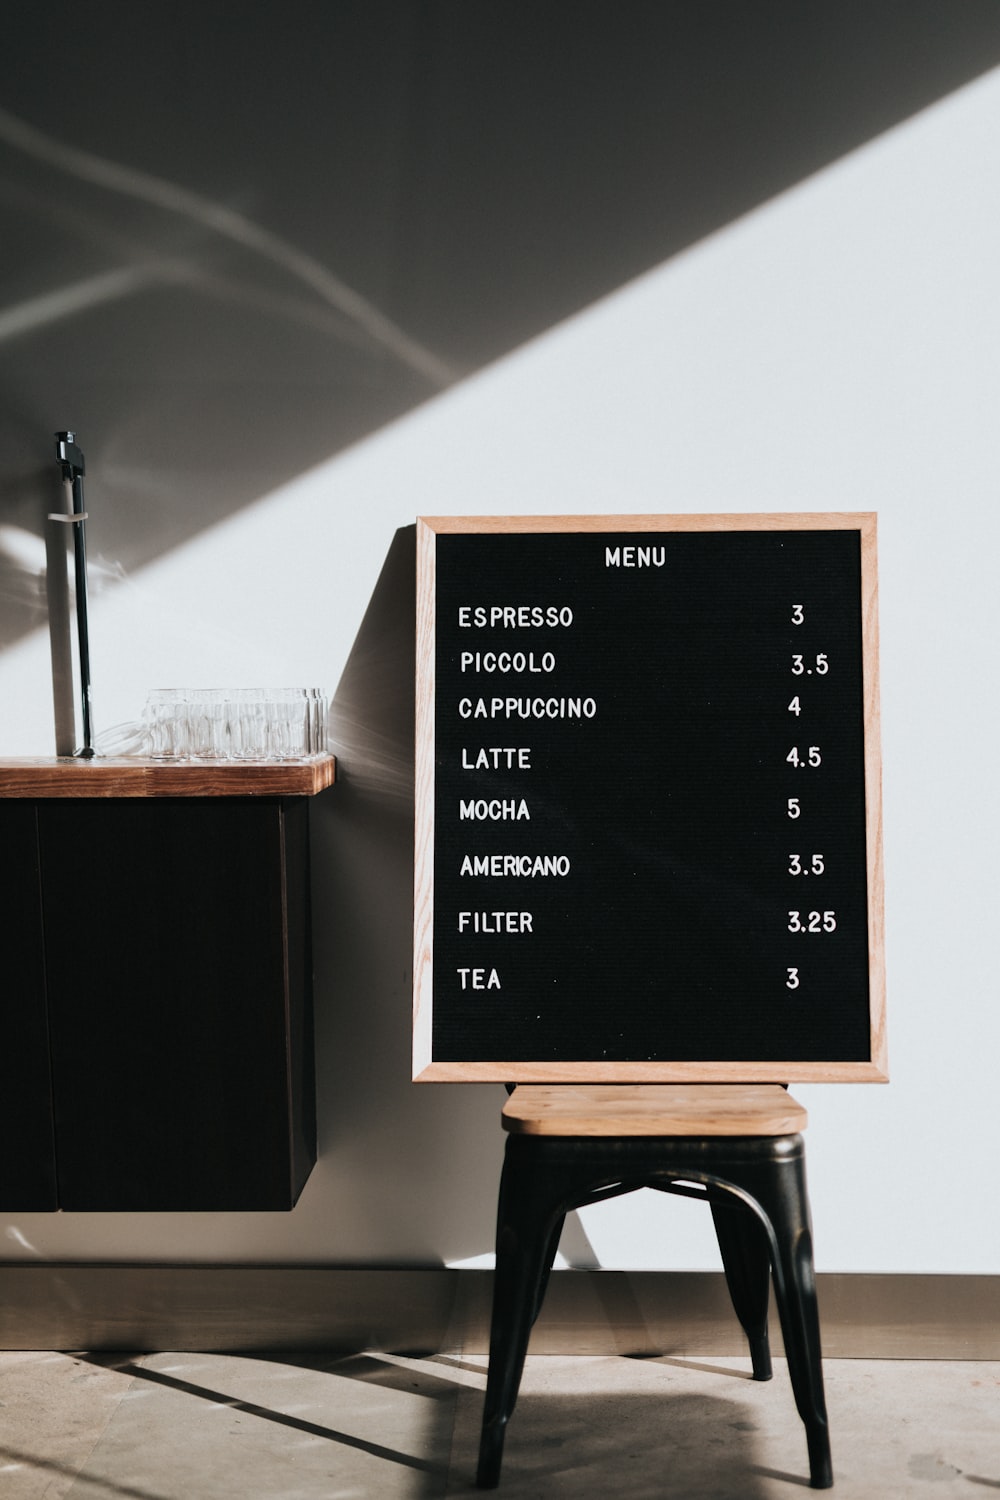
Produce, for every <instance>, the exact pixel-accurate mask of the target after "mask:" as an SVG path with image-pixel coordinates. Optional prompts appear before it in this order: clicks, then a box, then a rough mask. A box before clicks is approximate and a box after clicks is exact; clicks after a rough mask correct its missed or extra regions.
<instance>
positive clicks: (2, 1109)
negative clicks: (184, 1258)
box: [0, 798, 56, 1213]
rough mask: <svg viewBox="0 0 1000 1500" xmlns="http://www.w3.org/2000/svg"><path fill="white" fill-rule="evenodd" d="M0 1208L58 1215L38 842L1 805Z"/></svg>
mask: <svg viewBox="0 0 1000 1500" xmlns="http://www.w3.org/2000/svg"><path fill="white" fill-rule="evenodd" d="M0 933H2V942H0V1208H2V1209H4V1210H7V1211H10V1212H13V1213H31V1212H35V1211H44V1210H46V1209H53V1208H55V1207H56V1173H55V1155H54V1151H53V1137H52V1090H51V1085H50V1079H49V1038H48V1026H47V1024H46V1017H45V967H44V963H43V957H42V908H41V899H40V893H39V885H38V836H37V832H36V827H35V807H34V804H33V803H31V802H21V801H19V800H8V799H6V798H5V799H3V800H0Z"/></svg>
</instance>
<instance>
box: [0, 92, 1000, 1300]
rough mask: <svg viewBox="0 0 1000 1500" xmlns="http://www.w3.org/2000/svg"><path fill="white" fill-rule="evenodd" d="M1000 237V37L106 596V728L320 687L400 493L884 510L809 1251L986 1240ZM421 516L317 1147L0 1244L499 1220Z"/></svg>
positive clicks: (99, 640)
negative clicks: (877, 1055)
mask: <svg viewBox="0 0 1000 1500" xmlns="http://www.w3.org/2000/svg"><path fill="white" fill-rule="evenodd" d="M998 268H1000V75H998V74H996V73H994V74H989V75H987V76H985V77H984V78H983V79H982V80H980V81H979V82H977V83H976V84H974V85H972V86H970V87H968V88H967V89H965V90H964V91H962V92H961V93H959V94H956V95H954V96H952V97H951V98H949V99H947V100H945V101H944V102H943V103H941V104H939V105H937V106H935V107H934V108H932V109H930V110H928V111H926V112H925V113H924V114H923V115H921V116H918V117H917V118H916V119H914V120H912V121H910V122H909V123H907V124H905V125H903V126H901V127H899V128H897V129H896V130H894V131H893V132H891V133H890V134H889V135H888V136H886V137H884V138H882V139H880V140H878V141H876V142H874V143H873V144H871V145H870V146H868V147H866V148H865V149H863V150H861V151H859V152H858V153H856V154H855V155H854V156H852V157H849V158H847V159H846V160H844V161H842V162H840V163H839V164H838V165H836V166H835V167H833V168H831V169H829V170H827V171H825V172H824V173H822V174H821V175H820V176H818V177H816V178H814V179H812V180H811V181H808V182H806V183H805V184H803V185H802V186H800V187H798V188H796V189H795V190H793V191H791V192H789V193H787V194H786V195H785V196H783V197H782V198H780V199H779V200H777V201H775V202H773V203H772V204H770V205H768V206H766V207H764V208H763V209H760V210H759V211H757V212H756V213H754V214H753V215H751V216H750V217H749V218H747V219H745V220H743V221H741V222H739V223H737V224H735V225H733V226H732V227H731V228H729V229H727V230H726V231H724V232H722V233H720V234H718V235H717V236H715V237H714V238H712V239H711V240H709V241H706V242H704V243H702V244H700V245H698V246H697V247H696V248H694V249H693V250H691V251H689V252H688V253H686V254H685V255H683V256H681V257H679V258H677V259H675V260H673V261H671V262H669V263H668V264H666V265H665V266H664V267H662V268H661V269H659V270H657V271H654V272H652V273H651V274H649V275H647V276H645V277H644V278H642V279H641V280H640V281H638V282H637V283H635V284H633V285H632V286H630V287H627V288H625V289H624V290H622V291H621V292H619V293H618V294H616V295H614V296H612V297H610V298H609V299H608V300H607V301H605V302H604V303H602V304H600V305H598V306H596V307H594V308H593V309H591V310H590V311H589V312H587V313H586V314H585V315H582V316H580V317H578V318H576V319H574V320H573V321H572V322H571V323H569V324H567V325H565V326H563V327H561V328H558V329H556V330H555V331H554V332H552V333H550V334H548V335H546V336H545V337H544V338H541V339H539V340H537V341H536V342H535V343H534V344H531V345H528V346H526V347H524V348H522V349H521V350H520V351H518V352H517V353H516V354H515V355H513V356H511V357H510V358H508V359H506V360H504V361H503V362H501V363H500V364H498V365H496V366H494V367H493V368H491V369H488V370H487V371H486V372H485V373H483V374H481V375H479V376H477V377H475V378H473V379H470V380H469V381H467V382H466V383H464V384H462V385H460V386H459V387H457V388H456V389H454V390H453V391H452V392H450V393H449V394H447V395H446V396H444V397H442V398H441V399H439V400H437V401H435V402H432V403H431V404H429V405H427V406H425V407H423V408H421V409H419V410H417V411H416V412H415V413H413V414H412V415H411V416H409V417H408V418H406V419H405V420H403V421H400V422H399V423H398V424H397V425H395V426H394V427H392V428H389V429H388V430H385V431H383V432H381V433H379V434H378V435H376V436H375V437H373V438H372V439H370V440H369V441H367V442H365V443H363V444H361V445H359V446H358V447H357V448H355V449H353V450H352V451H349V452H347V453H346V454H344V455H342V456H340V457H339V458H337V459H336V460H335V461H332V462H330V463H329V464H327V465H325V466H322V467H320V468H319V469H316V470H314V471H313V472H311V473H307V474H304V475H302V476H301V478H299V479H298V480H297V481H295V482H294V483H292V484H290V485H288V486H287V487H285V488H284V489H283V490H282V491H280V492H278V493H275V494H272V495H269V496H265V497H264V498H263V499H261V500H260V502H259V503H257V504H256V505H254V506H252V507H250V508H249V509H248V510H246V511H245V512H244V513H243V514H241V515H238V516H236V517H234V518H233V519H232V520H230V521H228V522H226V523H224V524H222V525H220V526H219V527H218V528H217V529H215V530H214V531H211V532H208V533H205V534H202V535H201V536H199V537H198V538H197V539H196V540H194V541H193V542H191V543H190V544H188V545H186V546H184V547H182V548H180V549H178V550H176V551H175V552H173V553H172V554H170V555H169V556H167V557H165V558H164V559H163V560H161V561H160V562H158V563H157V564H156V565H154V566H152V567H150V568H148V569H146V570H145V571H144V572H142V573H140V574H138V575H136V576H134V577H131V578H128V579H126V580H124V581H123V582H120V583H119V584H118V585H117V586H115V587H109V588H107V589H105V590H102V591H99V592H98V593H97V594H96V596H95V598H94V599H93V601H92V612H93V624H92V634H93V643H92V656H93V662H94V674H95V692H96V698H97V714H98V720H99V727H100V726H101V725H108V724H110V723H112V722H114V721H116V720H121V719H126V718H129V717H134V716H135V715H137V713H138V711H139V709H140V708H141V704H142V700H143V697H144V695H145V690H146V688H147V687H149V686H157V685H163V684H167V683H180V684H187V685H192V686H194V685H198V684H202V685H213V684H215V685H217V684H219V683H223V682H225V683H257V682H272V683H278V682H288V683H320V684H322V685H323V686H324V687H326V688H327V690H329V691H331V692H332V691H333V690H334V689H335V688H336V686H337V683H338V681H339V680H340V677H341V673H342V671H343V670H344V667H345V663H347V661H348V657H349V654H350V653H351V649H352V643H353V642H354V640H355V636H356V633H357V632H358V630H359V627H360V626H361V623H362V620H363V618H364V616H365V612H366V609H367V607H368V605H369V600H370V599H371V596H372V594H373V591H374V590H375V586H376V581H377V579H378V577H379V573H380V570H381V569H382V565H383V562H384V560H385V558H386V556H387V554H388V553H389V551H390V548H391V546H392V544H393V540H394V534H395V532H396V530H397V528H400V527H406V526H408V525H409V524H410V523H411V522H412V521H413V519H414V517H415V516H417V515H418V514H439V513H455V514H463V513H478V514H491V513H499V514H502V513H528V512H542V513H553V514H555V513H561V512H567V511H589V512H598V513H600V512H607V513H614V512H621V511H650V512H656V511H681V512H684V511H699V510H732V511H754V510H812V509H816V510H819V509H828V508H829V509H843V510H877V511H878V512H879V515H880V575H881V601H882V602H881V625H882V682H883V736H884V738H883V749H884V781H885V859H886V896H887V956H888V976H889V1022H890V1030H889V1041H890V1066H891V1071H892V1080H893V1081H892V1083H891V1084H890V1085H889V1086H888V1087H881V1086H873V1085H869V1086H843V1085H829V1086H818V1085H812V1086H809V1087H801V1088H797V1089H796V1090H795V1092H796V1094H797V1096H798V1097H799V1098H800V1099H801V1100H802V1101H803V1102H804V1103H805V1104H806V1105H807V1107H808V1108H809V1111H810V1115H811V1128H810V1131H809V1136H808V1147H809V1153H810V1182H811V1194H812V1202H813V1215H814V1220H815V1228H816V1239H817V1258H818V1264H819V1266H820V1268H821V1269H825V1270H839V1271H942V1272H949V1271H950V1272H995V1271H1000V1210H998V1208H997V1206H996V1202H995V1195H994V1194H992V1193H991V1191H990V1189H989V1184H990V1182H991V1181H992V1176H993V1174H992V1172H991V1171H989V1166H990V1165H991V1163H992V1155H993V1137H994V1133H995V1114H996V1111H995V1107H994V1097H995V1091H996V1090H995V1073H996V1068H997V1062H998V1058H1000V1007H998V1003H997V1002H998V999H1000V995H998V989H1000V986H998V982H997V977H996V975H997V965H996V932H997V920H996V907H997V896H998V881H997V874H996V871H997V855H996V846H997V842H998V840H997V804H998V791H997V780H996V772H995V768H994V763H995V759H996V754H997V746H998V744H1000V715H998V712H997V707H996V695H995V681H996V642H997V638H998V631H997V626H998V623H1000V621H998V616H1000V590H998V588H997V583H996V576H997V559H998V554H1000V524H998V520H997V517H998V511H1000V444H998V442H997V437H996V432H997V412H998V411H1000V272H998ZM88 500H89V502H90V505H91V509H92V511H93V512H94V513H95V516H96V514H99V507H100V475H99V474H98V473H95V474H92V475H88ZM97 529H98V528H97V526H96V523H95V524H92V530H91V534H92V537H93V536H96V533H97ZM405 546H406V542H405V537H404V538H402V539H401V540H400V543H399V544H398V545H397V549H396V553H395V554H394V556H395V559H396V562H395V564H394V565H393V567H391V568H390V570H389V574H388V576H387V578H386V580H385V581H384V584H383V587H382V589H381V591H380V594H379V599H380V603H379V605H378V608H377V609H376V610H375V611H373V614H372V615H370V616H369V621H368V629H367V631H366V634H365V636H364V637H363V639H362V640H361V642H360V643H359V649H358V651H356V652H355V653H354V657H353V658H352V664H351V672H350V676H349V680H348V682H347V683H346V684H345V686H344V690H343V692H342V695H341V703H340V708H339V712H338V716H337V719H336V721H335V723H334V737H335V740H336V741H337V746H338V748H339V750H340V754H341V770H342V783H341V785H340V786H338V787H337V788H336V789H335V790H334V791H333V792H331V793H328V794H325V795H324V798H323V799H321V805H319V806H318V807H317V809H316V811H317V818H316V825H317V851H316V859H317V869H316V900H317V926H318V947H317V976H318V986H319V994H318V1025H319V1047H320V1060H321V1073H320V1094H321V1138H322V1139H321V1146H322V1156H321V1160H320V1163H319V1165H318V1167H317V1169H316V1171H315V1172H314V1173H313V1176H312V1178H311V1180H310V1183H309V1184H308V1186H307V1188H306V1191H305V1194H304V1196H303V1198H302V1200H301V1202H300V1204H299V1206H298V1207H297V1208H296V1209H295V1211H294V1212H293V1213H291V1214H289V1215H278V1214H273V1215H269V1214H245V1215H203V1214H198V1215H183V1216H181V1215H175V1216H171V1215H149V1216H146V1217H128V1216H117V1215H107V1216H100V1215H86V1214H79V1215H57V1216H46V1215H19V1216H16V1217H13V1218H7V1219H6V1220H0V1257H2V1258H5V1259H9V1260H17V1259H22V1258H23V1259H31V1258H34V1257H35V1256H41V1257H43V1258H51V1259H56V1260H60V1259H61V1260H77V1261H79V1260H88V1259H95V1260H104V1259H124V1260H132V1259H144V1258H145V1259H151V1260H170V1259H181V1260H228V1261H238V1260H251V1261H252V1260H259V1261H269V1262H276V1261H277V1262H282V1261H289V1262H291V1261H312V1262H338V1261H339V1262H342V1263H345V1262H351V1263H358V1262H363V1263H394V1264H404V1263H408V1264H414V1263H416V1264H433V1263H435V1262H438V1263H440V1262H442V1261H449V1262H456V1261H457V1262H465V1261H469V1260H474V1259H475V1258H476V1257H478V1256H481V1255H483V1254H485V1253H487V1252H488V1250H489V1246H490V1240H491V1234H492V1213H493V1198H494V1192H495V1185H496V1174H497V1167H498V1161H499V1151H500V1132H499V1127H498V1123H497V1115H498V1112H499V1108H500V1103H501V1100H502V1091H501V1090H500V1089H499V1088H489V1087H471V1086H446V1085H438V1086H433V1085H422V1086H420V1087H419V1088H418V1087H415V1086H413V1085H411V1084H410V1083H409V1082H408V1004H409V975H408V967H407V966H408V946H407V945H408V938H409V931H408V926H407V919H408V900H409V895H408V890H409V884H408V883H409V876H410V871H409V863H408V862H409V857H410V854H409V817H410V806H409V801H408V777H409V765H408V745H407V742H406V733H407V725H408V705H407V704H406V702H405V701H404V700H405V699H406V696H407V694H408V692H409V688H410V686H411V676H410V663H409V659H408V655H407V652H408V649H409V641H408V637H407V633H406V620H405V613H406V611H405V607H401V608H398V609H397V608H395V607H394V604H393V600H394V598H395V599H397V600H400V601H403V605H404V606H405V598H406V595H405V589H404V588H403V586H402V585H401V584H400V583H399V582H398V576H399V575H397V573H396V572H395V567H396V566H397V565H398V564H399V558H400V556H402V558H403V559H404V562H405V557H406V552H405ZM107 561H109V562H111V563H113V561H114V560H113V559H108V560H107ZM0 702H2V703H3V704H4V705H5V708H4V712H3V714H2V718H0V753H2V754H8V755H9V754H32V753H48V752H49V751H50V750H51V748H52V731H51V709H50V693H49V678H48V642H47V639H46V638H45V637H44V636H41V635H36V636H32V637H29V638H27V639H26V640H25V641H24V642H23V643H21V644H20V645H18V646H17V647H15V648H12V649H10V650H8V651H7V652H6V653H5V654H4V655H3V657H2V658H0ZM707 1219H708V1216H707V1215H705V1214H704V1211H703V1210H699V1209H698V1207H697V1206H696V1205H691V1204H685V1203H677V1202H674V1201H673V1200H666V1199H664V1198H662V1197H660V1196H658V1195H650V1194H643V1195H640V1196H637V1197H635V1198H632V1199H624V1200H621V1201H619V1202H617V1203H615V1204H611V1205H606V1206H604V1207H602V1208H601V1209H599V1210H593V1211H591V1212H588V1213H587V1214H586V1215H585V1216H584V1222H583V1226H582V1228H581V1226H580V1225H578V1224H574V1225H572V1226H571V1232H570V1234H569V1236H568V1240H567V1247H568V1249H569V1252H570V1258H571V1259H574V1258H575V1259H576V1261H577V1262H578V1263H581V1264H585V1263H591V1264H592V1263H599V1264H601V1265H604V1266H609V1267H641V1268H653V1269H655V1268H660V1267H664V1268H684V1267H690V1268H701V1267H715V1266H716V1265H717V1257H716V1252H715V1250H714V1245H713V1243H712V1239H711V1232H710V1228H709V1225H708V1222H707ZM588 1242H589V1244H588Z"/></svg>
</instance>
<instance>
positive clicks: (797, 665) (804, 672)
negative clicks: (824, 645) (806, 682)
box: [792, 651, 830, 677]
mask: <svg viewBox="0 0 1000 1500" xmlns="http://www.w3.org/2000/svg"><path fill="white" fill-rule="evenodd" d="M829 670H830V663H829V661H828V660H827V655H826V652H825V651H820V652H819V653H818V655H817V656H815V657H814V658H813V665H812V666H811V667H807V666H806V659H805V657H804V656H793V657H792V676H793V677H802V676H806V677H811V676H812V674H813V673H814V672H815V673H816V676H817V677H825V676H826V674H827V672H829Z"/></svg>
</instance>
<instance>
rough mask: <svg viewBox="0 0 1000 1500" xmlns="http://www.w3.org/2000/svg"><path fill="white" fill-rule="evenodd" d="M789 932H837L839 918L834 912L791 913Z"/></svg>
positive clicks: (789, 915) (789, 914) (789, 916)
mask: <svg viewBox="0 0 1000 1500" xmlns="http://www.w3.org/2000/svg"><path fill="white" fill-rule="evenodd" d="M788 930H789V932H836V930H837V917H836V913H835V912H832V911H809V912H804V913H803V912H800V911H790V912H789V913H788Z"/></svg>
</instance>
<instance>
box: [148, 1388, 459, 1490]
mask: <svg viewBox="0 0 1000 1500" xmlns="http://www.w3.org/2000/svg"><path fill="white" fill-rule="evenodd" d="M118 1368H119V1369H120V1370H121V1371H122V1372H123V1373H124V1374H126V1375H132V1376H134V1377H135V1378H137V1379H139V1380H150V1381H152V1382H153V1383H154V1385H162V1386H166V1387H167V1388H168V1389H169V1390H174V1391H180V1392H182V1393H183V1394H184V1395H186V1396H198V1397H200V1399H201V1400H203V1401H211V1402H212V1403H213V1404H214V1405H217V1406H226V1407H229V1408H230V1409H231V1410H232V1411H243V1412H247V1413H248V1414H249V1415H250V1416H252V1417H261V1418H263V1420H264V1421H266V1422H277V1423H278V1424H279V1426H281V1427H293V1428H294V1429H295V1431H296V1432H307V1433H308V1434H309V1435H310V1437H320V1438H326V1439H328V1440H329V1441H330V1442H333V1443H340V1444H341V1445H342V1446H343V1447H345V1448H356V1449H357V1450H358V1452H360V1453H368V1454H370V1455H371V1456H372V1457H373V1458H381V1459H385V1460H386V1462H387V1463H394V1464H401V1465H402V1466H403V1467H404V1468H407V1469H419V1470H420V1471H421V1472H422V1473H424V1474H433V1475H436V1476H437V1477H438V1478H444V1477H445V1475H446V1474H447V1472H448V1471H447V1468H446V1467H445V1466H444V1465H442V1464H437V1463H432V1462H431V1461H430V1460H429V1459H426V1458H415V1457H414V1456H413V1455H412V1454H410V1453H401V1452H400V1451H399V1450H398V1449H397V1448H385V1447H383V1445H382V1444H381V1443H371V1442H368V1440H367V1439H366V1438H359V1437H354V1436H353V1435H352V1434H351V1433H349V1432H340V1431H339V1430H338V1429H337V1428H335V1427H323V1426H322V1425H321V1424H320V1423H319V1422H307V1421H305V1420H304V1419H303V1418H302V1417H291V1416H288V1415H287V1413H285V1412H281V1411H275V1410H274V1409H273V1408H272V1407H269V1406H258V1405H257V1404H256V1402H253V1401H242V1400H240V1399H239V1397H237V1396H227V1395H225V1394H224V1393H223V1392H222V1391H213V1390H211V1389H210V1388H209V1387H208V1386H203V1385H194V1384H192V1382H191V1381H188V1380H178V1379H177V1378H176V1376H173V1375H165V1374H164V1373H163V1372H162V1371H161V1370H147V1369H144V1368H143V1367H142V1366H141V1365H133V1364H125V1365H120V1366H119V1367H118Z"/></svg>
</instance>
